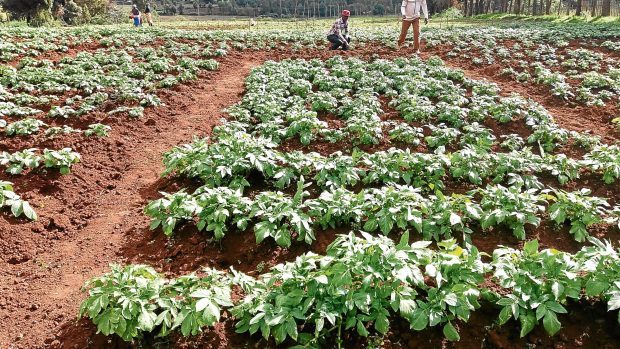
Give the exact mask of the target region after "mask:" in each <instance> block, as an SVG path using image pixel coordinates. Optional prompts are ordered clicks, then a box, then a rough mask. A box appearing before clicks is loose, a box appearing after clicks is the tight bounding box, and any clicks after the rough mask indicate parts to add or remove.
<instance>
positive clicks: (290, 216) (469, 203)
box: [145, 178, 616, 247]
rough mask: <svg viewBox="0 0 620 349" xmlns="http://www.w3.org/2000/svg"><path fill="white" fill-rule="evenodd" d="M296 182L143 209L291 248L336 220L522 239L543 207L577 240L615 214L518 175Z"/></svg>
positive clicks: (174, 221) (169, 221)
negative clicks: (462, 180)
mask: <svg viewBox="0 0 620 349" xmlns="http://www.w3.org/2000/svg"><path fill="white" fill-rule="evenodd" d="M297 186H298V188H297V192H296V194H295V195H293V196H290V195H287V194H284V193H282V192H273V191H263V192H261V193H260V194H258V195H257V196H255V197H254V198H250V197H247V196H243V193H242V191H241V190H239V189H237V190H232V189H229V188H227V187H216V188H209V187H201V188H199V189H198V190H197V191H196V192H195V193H194V194H189V193H187V192H185V191H184V190H181V191H179V192H176V193H172V194H168V193H163V195H164V196H163V197H162V198H160V199H157V200H154V201H151V202H150V203H149V204H148V205H147V207H146V208H145V213H146V214H147V215H148V216H149V217H151V229H156V228H158V227H160V226H161V228H162V230H163V232H164V233H165V234H166V235H168V236H170V235H172V234H173V233H174V229H175V228H176V227H177V225H179V224H183V223H186V222H194V223H195V224H196V226H197V228H198V229H199V230H206V231H208V232H213V234H214V238H215V239H216V240H219V239H221V238H222V237H224V235H225V234H226V233H227V232H228V230H229V228H230V227H236V229H239V230H241V231H244V230H246V229H247V228H248V226H249V225H250V224H254V226H253V230H254V234H255V236H256V242H257V243H261V242H262V241H263V240H264V239H265V238H267V237H271V238H273V239H274V240H275V242H276V243H277V244H278V245H280V246H283V247H289V246H290V245H291V242H292V240H293V239H294V238H296V239H297V240H298V241H305V242H306V243H312V242H313V241H314V240H315V234H314V231H315V229H317V228H318V229H321V230H325V229H328V228H332V229H333V228H336V227H341V226H354V227H361V228H362V229H364V230H365V231H367V232H375V231H380V232H381V233H382V234H384V235H388V234H390V233H391V232H393V231H395V230H401V231H402V230H408V229H411V228H413V229H415V230H416V231H417V232H418V233H419V234H421V235H422V237H423V238H424V239H425V240H436V241H439V240H441V239H444V238H450V237H452V236H453V235H454V234H455V233H461V234H462V235H463V238H464V240H466V241H469V240H470V238H469V234H471V233H472V232H473V230H472V228H474V227H475V226H476V225H478V224H479V225H480V226H481V227H482V229H485V230H486V229H491V228H493V227H505V228H507V229H509V230H510V231H512V233H513V234H514V235H515V236H516V237H517V238H518V239H520V240H525V239H526V231H525V227H526V225H530V226H534V227H537V226H538V225H539V224H540V222H541V219H542V218H543V217H546V214H548V218H549V220H551V221H555V223H557V224H558V225H563V224H565V223H566V224H569V225H570V233H571V234H572V235H573V237H574V238H575V240H577V241H580V242H583V241H585V239H586V238H587V237H588V236H589V234H588V228H590V227H591V226H592V225H593V224H599V223H604V222H606V221H610V220H611V221H612V222H613V221H614V220H615V219H616V218H615V215H614V211H613V210H612V209H611V207H610V205H609V204H608V203H607V201H606V200H605V199H602V198H599V197H595V196H590V195H589V194H590V192H589V191H588V190H586V189H581V190H578V191H574V192H566V191H563V190H559V189H554V190H548V189H545V190H539V189H537V188H529V189H527V187H525V181H524V180H523V179H521V178H518V179H515V183H514V184H513V185H512V186H509V187H504V186H502V185H494V186H491V185H489V186H487V187H486V188H484V189H482V188H479V189H475V190H472V191H470V192H468V193H466V194H452V195H449V196H446V195H444V194H443V193H442V192H441V191H439V190H435V191H434V192H431V194H430V195H428V194H427V195H424V192H423V191H422V190H421V189H419V188H414V187H413V186H408V185H398V184H388V185H385V186H382V187H380V188H364V189H362V190H361V191H359V192H353V191H351V190H347V189H345V188H343V187H335V188H332V189H327V190H325V191H323V192H321V194H320V195H319V196H318V197H316V198H307V197H308V195H309V193H308V192H307V191H306V187H307V186H308V184H304V182H303V178H302V181H300V182H298V183H297ZM547 211H548V213H547Z"/></svg>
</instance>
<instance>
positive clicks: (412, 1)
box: [400, 0, 428, 21]
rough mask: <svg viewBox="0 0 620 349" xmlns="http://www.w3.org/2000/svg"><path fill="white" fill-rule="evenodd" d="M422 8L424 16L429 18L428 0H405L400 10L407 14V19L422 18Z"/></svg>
mask: <svg viewBox="0 0 620 349" xmlns="http://www.w3.org/2000/svg"><path fill="white" fill-rule="evenodd" d="M420 10H422V11H423V12H424V18H426V19H428V8H427V7H426V0H403V4H402V5H401V7H400V12H401V13H402V14H403V16H405V20H409V21H410V20H413V19H416V18H420Z"/></svg>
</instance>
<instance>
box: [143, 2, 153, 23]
mask: <svg viewBox="0 0 620 349" xmlns="http://www.w3.org/2000/svg"><path fill="white" fill-rule="evenodd" d="M144 14H145V15H146V22H147V23H148V24H149V26H151V27H152V26H153V15H152V14H151V4H150V3H148V2H147V3H146V7H145V8H144Z"/></svg>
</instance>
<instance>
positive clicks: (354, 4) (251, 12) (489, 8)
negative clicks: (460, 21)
mask: <svg viewBox="0 0 620 349" xmlns="http://www.w3.org/2000/svg"><path fill="white" fill-rule="evenodd" d="M126 1H130V0H126ZM137 1H139V2H143V1H145V0H137ZM125 3H128V2H125ZM401 3H402V1H401V0H157V1H154V2H153V4H154V5H155V7H156V8H157V9H158V12H159V13H162V14H165V15H174V14H185V15H188V14H190V15H196V14H198V15H222V16H231V15H232V16H258V15H263V16H270V17H296V18H303V17H335V16H337V15H338V14H339V13H340V12H341V11H342V10H343V9H345V8H346V9H348V10H350V11H351V13H352V15H353V16H360V15H375V16H377V15H379V16H382V15H397V16H398V15H400V6H401ZM427 4H428V8H429V12H431V14H436V13H440V12H443V11H445V10H446V9H448V8H454V9H457V10H459V11H460V13H461V14H462V15H464V16H475V15H482V14H491V13H507V14H515V15H571V14H575V15H578V16H579V15H583V14H586V13H587V14H589V15H591V16H610V15H615V16H617V15H619V14H620V0H427Z"/></svg>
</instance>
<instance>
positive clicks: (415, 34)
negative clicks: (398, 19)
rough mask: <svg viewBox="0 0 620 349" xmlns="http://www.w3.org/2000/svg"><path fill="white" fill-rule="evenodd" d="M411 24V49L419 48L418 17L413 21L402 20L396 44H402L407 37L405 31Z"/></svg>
mask: <svg viewBox="0 0 620 349" xmlns="http://www.w3.org/2000/svg"><path fill="white" fill-rule="evenodd" d="M412 24H413V49H414V50H416V51H417V50H419V49H420V18H416V19H414V20H413V21H406V20H403V27H402V28H401V30H400V37H399V38H398V46H402V44H404V43H405V39H406V38H407V31H408V30H409V27H410V26H412Z"/></svg>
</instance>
